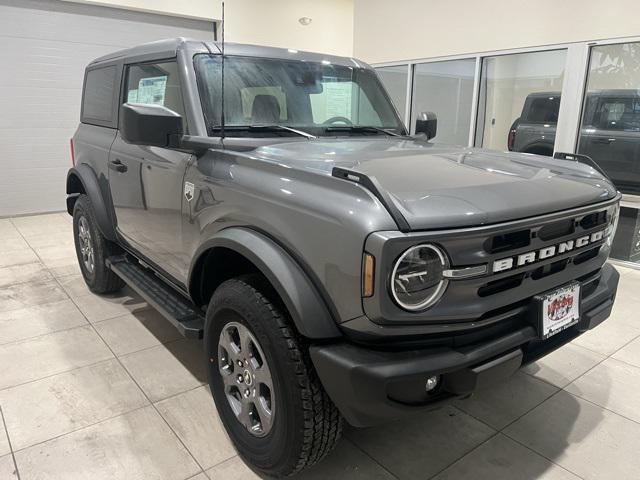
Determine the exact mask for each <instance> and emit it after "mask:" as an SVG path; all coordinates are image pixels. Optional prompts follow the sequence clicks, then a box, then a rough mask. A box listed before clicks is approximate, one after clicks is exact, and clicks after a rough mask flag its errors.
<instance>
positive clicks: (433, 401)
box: [310, 264, 619, 427]
mask: <svg viewBox="0 0 640 480" xmlns="http://www.w3.org/2000/svg"><path fill="white" fill-rule="evenodd" d="M618 279H619V274H618V272H617V271H616V270H615V268H613V266H611V265H609V264H605V265H604V267H603V268H602V270H601V271H600V273H599V277H598V278H597V280H594V282H597V284H596V285H595V288H592V289H591V291H590V293H589V295H587V296H585V297H583V298H582V299H581V303H580V308H581V312H582V315H581V318H580V321H579V322H578V323H577V324H576V325H574V326H572V327H570V328H568V329H566V330H564V331H562V332H560V333H558V334H557V335H554V336H553V337H551V338H549V339H547V340H540V338H539V336H538V332H537V330H536V327H535V326H534V325H533V324H532V323H531V324H526V325H525V326H523V327H522V328H519V329H517V330H515V331H512V332H510V333H508V334H505V335H502V336H499V337H497V338H493V339H490V340H485V341H483V342H480V343H476V344H472V345H466V346H464V347H458V348H453V347H432V348H427V349H419V350H402V351H385V350H373V349H370V348H366V347H362V346H358V345H355V344H351V343H341V344H333V345H314V346H312V347H311V348H310V352H311V359H312V360H313V364H314V366H315V368H316V371H317V372H318V375H319V377H320V380H321V381H322V384H323V386H324V388H325V389H326V391H327V393H328V394H329V396H330V397H331V399H332V400H333V402H334V403H335V404H336V405H337V407H338V408H339V409H340V411H341V412H342V414H343V416H344V417H345V418H346V420H347V421H348V422H349V423H350V424H352V425H354V426H357V427H364V426H371V425H375V424H378V423H381V422H384V421H386V420H390V419H393V418H396V417H398V416H401V415H402V414H405V413H407V412H410V411H412V410H414V409H417V408H424V407H428V406H436V405H438V404H440V403H442V402H444V401H446V400H448V399H450V398H452V397H456V396H464V395H468V394H470V393H472V392H473V391H475V390H476V389H479V388H484V387H488V386H491V385H493V384H495V383H496V382H499V381H501V380H504V379H506V378H508V377H509V376H511V375H512V374H513V373H514V372H516V371H517V370H518V369H519V368H520V367H521V366H522V365H525V364H527V363H530V362H533V361H535V360H537V359H538V358H540V357H543V356H544V355H546V354H548V353H550V352H552V351H553V350H555V349H556V348H558V347H560V346H562V345H564V344H565V343H567V342H569V341H571V340H572V339H574V338H576V337H577V336H579V335H580V334H582V333H583V332H585V331H587V330H589V329H591V328H594V327H595V326H596V325H598V324H600V323H601V322H602V321H604V320H605V319H606V318H607V317H609V315H610V314H611V309H612V307H613V302H614V299H615V295H616V290H617V287H618ZM525 323H526V322H525ZM431 376H437V377H438V379H439V382H438V387H436V389H434V390H432V391H431V392H427V391H426V388H425V382H426V380H427V378H429V377H431Z"/></svg>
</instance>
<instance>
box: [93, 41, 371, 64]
mask: <svg viewBox="0 0 640 480" xmlns="http://www.w3.org/2000/svg"><path fill="white" fill-rule="evenodd" d="M224 47H225V55H236V56H248V57H264V58H282V59H287V60H300V61H305V62H323V61H324V62H329V63H331V64H333V65H344V66H348V67H368V65H367V64H366V63H365V62H362V61H360V60H357V59H355V58H351V57H340V56H336V55H325V54H322V53H313V52H306V51H298V50H294V49H287V48H276V47H265V46H260V45H248V44H241V43H229V42H226V43H225V46H224ZM181 50H186V51H189V52H191V53H192V54H196V53H208V52H211V53H215V54H220V53H221V50H222V44H221V43H220V42H207V41H202V40H196V39H192V38H183V37H180V38H168V39H165V40H158V41H156V42H150V43H144V44H141V45H137V46H135V47H131V48H127V49H124V50H119V51H117V52H114V53H110V54H108V55H105V56H102V57H100V58H97V59H95V60H94V61H92V62H91V65H94V64H97V63H103V62H107V61H113V60H119V59H124V60H125V61H127V60H129V59H131V60H134V59H135V61H137V60H138V59H140V58H145V59H152V58H154V57H155V58H172V57H175V56H176V55H177V54H178V52H179V51H181Z"/></svg>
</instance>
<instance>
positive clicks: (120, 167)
mask: <svg viewBox="0 0 640 480" xmlns="http://www.w3.org/2000/svg"><path fill="white" fill-rule="evenodd" d="M109 168H110V169H111V170H115V171H116V172H120V173H124V172H126V171H127V170H128V168H127V166H126V165H125V164H124V163H122V162H121V161H120V160H119V159H117V158H116V159H115V160H109Z"/></svg>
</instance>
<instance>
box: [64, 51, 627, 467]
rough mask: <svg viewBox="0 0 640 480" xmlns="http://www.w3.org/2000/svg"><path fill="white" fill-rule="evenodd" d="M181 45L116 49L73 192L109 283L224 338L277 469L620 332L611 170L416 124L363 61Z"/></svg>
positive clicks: (96, 264)
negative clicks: (616, 327)
mask: <svg viewBox="0 0 640 480" xmlns="http://www.w3.org/2000/svg"><path fill="white" fill-rule="evenodd" d="M222 91H223V87H222V59H221V51H220V48H219V45H218V44H216V43H205V42H199V41H195V40H185V39H175V40H166V41H160V42H155V43H152V44H146V45H141V46H139V47H135V48H132V49H128V50H125V51H121V52H116V53H114V54H112V55H108V56H106V57H103V58H99V59H97V60H95V61H94V62H92V63H91V64H90V65H89V66H88V67H87V70H86V74H85V83H84V91H83V100H82V111H81V121H80V124H79V126H78V129H77V131H76V133H75V135H74V137H73V139H72V141H71V148H72V158H73V163H74V166H73V168H71V169H70V171H69V174H68V179H67V185H66V191H67V194H68V199H67V206H68V211H69V213H70V214H71V215H73V223H74V235H75V242H76V250H77V254H78V260H79V263H80V267H81V269H82V273H83V276H84V278H85V280H86V283H87V285H88V286H89V288H90V289H91V290H92V291H94V292H96V293H108V292H115V291H117V290H118V289H120V288H122V287H123V285H124V284H125V283H126V284H129V285H130V286H131V287H132V288H133V289H134V290H136V291H137V292H138V293H139V294H140V295H141V296H142V297H144V298H145V299H146V300H147V301H148V302H149V303H150V304H151V305H153V306H154V307H155V308H157V309H158V310H159V311H160V312H161V313H162V314H163V315H164V316H166V317H167V319H168V320H169V321H171V322H172V323H173V324H174V325H175V326H176V327H177V328H178V329H179V330H180V331H181V332H182V333H183V334H184V335H185V336H188V337H194V338H202V339H203V344H204V351H205V355H204V356H203V362H207V364H208V365H209V375H210V386H211V391H212V393H213V397H214V400H215V403H216V406H217V409H218V412H219V415H220V418H221V420H222V422H223V424H224V426H225V428H226V430H227V432H228V434H229V436H230V438H231V439H232V441H233V442H234V444H235V446H236V448H237V449H238V451H239V453H240V455H241V456H242V457H243V458H244V459H245V461H247V462H248V463H249V464H250V465H251V466H252V468H254V469H256V470H257V471H259V472H261V473H263V474H267V475H270V476H276V477H282V476H287V475H291V474H294V473H296V472H299V471H301V470H302V469H304V468H306V467H308V466H310V465H313V464H314V463H316V462H318V461H319V460H320V459H321V458H323V457H324V456H325V455H326V454H327V453H328V452H329V451H330V450H331V448H333V446H334V445H335V444H336V442H337V440H338V439H339V437H340V435H341V431H342V422H343V419H345V420H346V421H347V422H349V423H350V424H352V425H355V426H368V425H373V424H376V423H379V422H384V421H388V420H391V419H393V418H396V417H397V416H399V415H407V414H411V413H412V412H417V411H420V410H421V409H425V408H436V407H437V406H438V405H441V404H442V403H443V402H447V401H449V400H450V399H452V398H456V397H463V396H468V395H470V394H471V393H473V392H474V391H475V390H476V389H478V388H491V386H492V385H494V384H495V383H496V382H499V381H501V380H503V379H505V378H507V377H509V376H510V375H512V374H513V373H514V372H515V371H517V370H518V369H519V368H520V367H521V366H522V365H524V364H527V363H529V362H532V361H534V360H536V359H538V358H540V357H542V356H543V355H545V354H547V353H548V352H550V351H552V350H554V349H556V348H558V347H560V346H562V345H563V344H565V343H567V342H569V341H570V340H572V339H573V338H575V337H577V336H578V335H580V334H581V333H583V332H584V331H586V330H589V329H591V328H593V327H595V326H596V325H598V324H599V323H600V322H602V321H604V320H605V319H606V318H607V317H608V316H609V314H610V312H611V309H612V306H613V301H614V299H615V295H616V289H617V284H618V273H617V272H616V270H615V269H614V268H613V267H612V266H611V265H610V264H608V263H606V260H607V257H608V255H609V251H610V246H611V240H612V238H613V234H614V232H615V228H616V221H617V216H618V211H619V200H620V194H619V193H618V192H617V190H616V188H614V186H613V185H612V184H611V183H610V182H609V181H608V180H607V179H606V178H604V177H603V175H602V174H600V173H599V172H598V171H597V170H594V169H593V168H591V167H590V166H588V165H583V164H580V163H578V162H574V161H567V160H560V159H551V158H546V157H541V156H532V155H525V154H518V153H500V152H492V151H486V150H481V149H472V148H453V147H443V146H438V145H435V144H433V143H431V142H429V139H430V138H433V136H434V135H435V132H436V128H437V123H436V119H435V117H434V116H433V115H432V114H429V113H425V114H423V115H420V116H419V120H418V123H417V125H416V131H417V132H419V134H418V135H416V136H413V137H412V136H409V135H408V132H407V129H406V128H405V126H404V125H403V124H402V122H401V120H400V119H399V117H398V115H397V113H396V111H395V109H394V107H393V105H392V103H391V102H390V100H389V97H388V95H387V93H386V92H385V90H384V89H383V88H382V86H381V84H380V82H379V80H378V78H377V76H376V74H375V72H374V71H373V70H372V69H371V68H370V67H369V66H367V65H366V64H364V63H363V62H361V61H359V60H356V59H352V58H340V57H332V56H327V55H320V54H311V53H304V52H298V51H294V50H283V49H273V48H263V47H255V46H247V45H227V46H226V53H225V62H224V101H223V99H222Z"/></svg>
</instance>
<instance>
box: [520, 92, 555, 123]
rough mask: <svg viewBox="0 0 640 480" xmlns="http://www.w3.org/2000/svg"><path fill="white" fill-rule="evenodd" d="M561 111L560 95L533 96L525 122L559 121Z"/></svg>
mask: <svg viewBox="0 0 640 480" xmlns="http://www.w3.org/2000/svg"><path fill="white" fill-rule="evenodd" d="M559 111H560V96H559V95H556V96H550V97H542V98H533V99H532V100H531V103H530V105H529V109H528V110H527V112H526V113H527V117H526V119H525V122H528V123H557V122H558V112H559Z"/></svg>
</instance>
